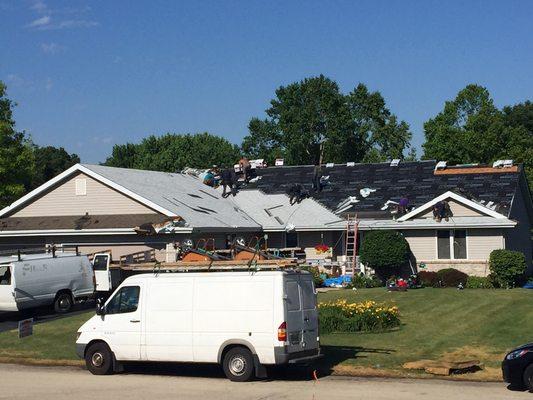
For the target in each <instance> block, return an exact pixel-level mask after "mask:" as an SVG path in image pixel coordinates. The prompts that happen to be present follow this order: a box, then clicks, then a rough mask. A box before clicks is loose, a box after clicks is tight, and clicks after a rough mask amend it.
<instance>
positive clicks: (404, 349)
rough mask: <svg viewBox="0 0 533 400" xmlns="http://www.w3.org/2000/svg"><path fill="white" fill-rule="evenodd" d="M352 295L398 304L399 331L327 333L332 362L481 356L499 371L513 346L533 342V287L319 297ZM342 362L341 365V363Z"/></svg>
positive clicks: (390, 364) (389, 363)
mask: <svg viewBox="0 0 533 400" xmlns="http://www.w3.org/2000/svg"><path fill="white" fill-rule="evenodd" d="M341 297H342V298H346V299H348V300H349V301H361V300H367V299H371V300H375V301H378V302H387V303H392V304H396V305H397V306H398V307H399V309H400V314H401V316H400V319H401V322H402V325H401V327H400V328H399V329H398V330H395V331H391V332H385V333H372V334H328V335H322V336H321V343H322V345H323V346H324V350H325V353H327V357H326V361H329V363H330V367H335V366H337V367H336V368H335V369H338V370H342V369H343V367H344V368H346V367H352V368H353V367H359V368H369V367H370V368H373V369H388V370H397V371H398V370H401V365H402V364H403V363H404V362H407V361H416V360H420V359H439V358H442V357H445V358H448V359H457V358H463V359H464V358H477V359H480V360H481V361H482V362H483V363H484V364H485V366H487V367H489V368H488V370H490V369H493V371H492V373H493V374H497V375H498V376H499V364H500V362H501V360H502V359H503V356H504V355H505V352H506V351H507V350H510V349H511V348H513V347H514V346H517V345H520V344H523V343H526V342H531V341H533V291H528V290H525V289H514V290H483V289H478V290H476V289H469V290H463V291H458V290H456V289H432V288H425V289H418V290H410V291H408V292H404V293H401V292H387V291H385V290H384V289H382V288H376V289H362V290H358V291H349V290H340V291H332V292H327V293H321V294H320V296H319V301H326V300H333V299H337V298H341ZM339 366H340V367H341V368H339Z"/></svg>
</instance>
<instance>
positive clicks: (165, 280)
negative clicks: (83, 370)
mask: <svg viewBox="0 0 533 400" xmlns="http://www.w3.org/2000/svg"><path fill="white" fill-rule="evenodd" d="M76 352H77V354H78V356H79V357H80V358H83V359H85V362H86V365H87V368H88V369H89V371H90V372H92V373H93V374H96V375H103V374H109V373H112V372H114V371H120V369H121V362H124V361H150V362H159V361H161V362H198V363H219V364H221V365H222V367H223V370H224V373H225V375H226V376H227V377H228V378H229V379H231V380H233V381H246V380H249V379H251V378H253V377H254V375H255V376H257V377H264V376H266V372H265V365H276V364H287V363H296V362H310V361H312V360H314V359H315V358H317V357H319V355H320V347H319V336H318V312H317V303H316V292H315V288H314V285H313V280H312V276H311V274H309V273H308V272H305V271H302V272H300V271H299V270H293V269H288V270H259V271H242V272H240V271H234V272H175V273H141V274H138V275H133V276H130V277H128V278H126V279H125V280H124V281H123V282H122V283H121V284H120V286H119V287H118V288H117V290H116V291H115V292H114V293H113V294H112V296H111V297H110V298H109V299H108V300H107V302H106V303H105V304H101V305H97V310H96V315H95V316H93V317H92V318H91V319H89V320H88V321H87V322H86V323H85V324H83V325H82V326H81V327H80V329H79V330H78V333H77V340H76Z"/></svg>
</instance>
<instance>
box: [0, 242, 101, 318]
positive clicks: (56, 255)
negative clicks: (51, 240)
mask: <svg viewBox="0 0 533 400" xmlns="http://www.w3.org/2000/svg"><path fill="white" fill-rule="evenodd" d="M93 294H94V277H93V268H92V264H91V263H90V261H89V259H88V258H87V256H82V255H78V254H77V253H76V252H55V251H53V252H49V253H46V252H45V253H39V254H20V253H19V254H16V255H10V256H0V311H19V310H24V309H27V308H33V307H39V306H45V305H53V306H54V309H55V311H56V312H67V311H69V310H70V308H71V307H72V305H73V304H74V302H75V301H77V300H82V299H87V298H89V297H92V296H93Z"/></svg>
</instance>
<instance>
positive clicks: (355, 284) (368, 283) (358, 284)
mask: <svg viewBox="0 0 533 400" xmlns="http://www.w3.org/2000/svg"><path fill="white" fill-rule="evenodd" d="M381 286H383V282H382V281H381V279H379V278H378V277H377V276H375V275H372V276H366V275H361V274H358V275H355V276H354V277H353V278H352V281H351V282H350V283H349V284H348V287H349V288H357V289H364V288H374V287H381Z"/></svg>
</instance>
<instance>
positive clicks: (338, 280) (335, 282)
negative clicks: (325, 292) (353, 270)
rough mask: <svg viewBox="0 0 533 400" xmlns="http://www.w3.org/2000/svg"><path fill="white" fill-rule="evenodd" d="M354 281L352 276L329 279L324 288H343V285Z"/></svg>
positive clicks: (326, 280)
mask: <svg viewBox="0 0 533 400" xmlns="http://www.w3.org/2000/svg"><path fill="white" fill-rule="evenodd" d="M351 281H352V276H351V275H341V276H339V277H338V278H328V279H324V286H327V287H337V286H342V284H343V283H345V284H347V283H350V282H351Z"/></svg>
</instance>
